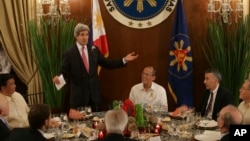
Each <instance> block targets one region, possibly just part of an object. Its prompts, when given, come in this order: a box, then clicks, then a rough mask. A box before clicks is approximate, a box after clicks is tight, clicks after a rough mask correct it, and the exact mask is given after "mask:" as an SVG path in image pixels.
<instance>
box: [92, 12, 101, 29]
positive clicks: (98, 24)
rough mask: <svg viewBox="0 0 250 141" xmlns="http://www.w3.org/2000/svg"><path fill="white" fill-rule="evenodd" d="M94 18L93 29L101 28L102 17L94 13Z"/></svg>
mask: <svg viewBox="0 0 250 141" xmlns="http://www.w3.org/2000/svg"><path fill="white" fill-rule="evenodd" d="M94 15H95V17H94V20H95V22H94V23H95V27H94V28H101V27H102V26H103V21H102V16H101V14H100V13H98V12H95V13H94Z"/></svg>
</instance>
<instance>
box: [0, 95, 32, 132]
mask: <svg viewBox="0 0 250 141" xmlns="http://www.w3.org/2000/svg"><path fill="white" fill-rule="evenodd" d="M0 94H1V95H3V96H5V95H4V94H2V93H0ZM5 97H6V99H7V101H8V105H9V115H8V116H5V117H4V118H5V120H6V121H7V122H8V124H9V127H10V128H11V129H13V128H16V127H28V126H29V122H28V111H29V107H28V105H27V103H26V101H25V100H24V98H23V96H22V95H21V94H20V93H18V92H14V93H13V94H12V96H11V97H9V96H5Z"/></svg>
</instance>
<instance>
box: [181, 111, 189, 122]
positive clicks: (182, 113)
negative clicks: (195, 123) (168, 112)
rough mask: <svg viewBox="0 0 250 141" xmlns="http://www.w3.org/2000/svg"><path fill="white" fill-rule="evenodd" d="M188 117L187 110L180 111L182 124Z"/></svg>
mask: <svg viewBox="0 0 250 141" xmlns="http://www.w3.org/2000/svg"><path fill="white" fill-rule="evenodd" d="M186 116H187V111H186V110H185V109H181V111H180V117H181V119H182V123H184V122H185V121H184V118H185V117H186Z"/></svg>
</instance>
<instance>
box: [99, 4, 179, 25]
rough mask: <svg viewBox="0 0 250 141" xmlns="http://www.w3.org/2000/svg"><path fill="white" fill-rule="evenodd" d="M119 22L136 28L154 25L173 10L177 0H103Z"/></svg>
mask: <svg viewBox="0 0 250 141" xmlns="http://www.w3.org/2000/svg"><path fill="white" fill-rule="evenodd" d="M103 1H104V4H105V7H106V9H107V10H108V12H109V13H110V15H111V16H112V17H113V18H114V19H115V20H117V21H118V22H119V23H121V24H123V25H125V26H127V27H130V28H137V29H144V28H150V27H153V26H156V25H158V24H160V23H161V22H163V21H164V20H165V19H167V18H168V16H169V15H170V14H171V13H172V12H173V10H174V8H175V6H176V4H177V0H103Z"/></svg>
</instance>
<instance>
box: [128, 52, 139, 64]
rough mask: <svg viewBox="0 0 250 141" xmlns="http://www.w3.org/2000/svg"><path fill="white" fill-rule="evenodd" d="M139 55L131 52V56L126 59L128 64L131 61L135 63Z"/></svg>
mask: <svg viewBox="0 0 250 141" xmlns="http://www.w3.org/2000/svg"><path fill="white" fill-rule="evenodd" d="M138 56H139V55H138V54H135V52H131V53H129V54H127V55H126V56H125V57H124V60H125V61H126V62H130V61H134V60H135V59H137V58H138Z"/></svg>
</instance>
